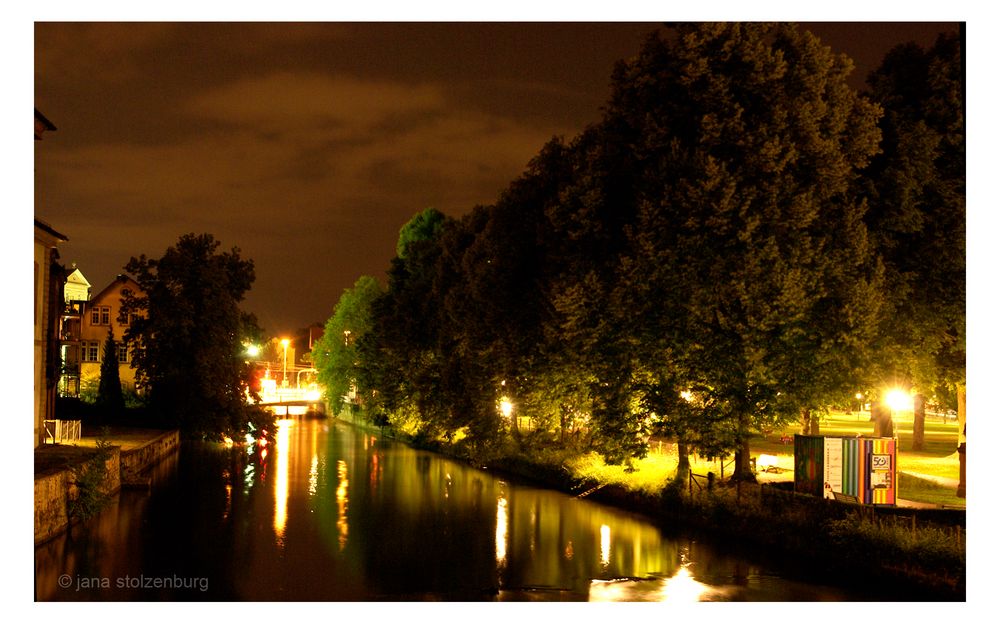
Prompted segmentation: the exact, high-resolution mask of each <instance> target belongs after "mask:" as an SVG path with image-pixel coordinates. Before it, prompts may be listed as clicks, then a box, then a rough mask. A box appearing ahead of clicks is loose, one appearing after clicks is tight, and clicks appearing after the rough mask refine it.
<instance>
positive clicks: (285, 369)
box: [281, 337, 290, 387]
mask: <svg viewBox="0 0 1000 623" xmlns="http://www.w3.org/2000/svg"><path fill="white" fill-rule="evenodd" d="M289 342H290V340H289V339H288V338H287V337H286V338H285V339H283V340H281V347H282V348H283V349H284V351H285V354H284V358H283V363H282V367H281V386H282V387H288V343H289Z"/></svg>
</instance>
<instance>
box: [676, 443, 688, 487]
mask: <svg viewBox="0 0 1000 623" xmlns="http://www.w3.org/2000/svg"><path fill="white" fill-rule="evenodd" d="M689 452H690V450H688V445H687V444H686V443H682V442H680V441H678V442H677V476H676V478H677V480H680V481H682V482H687V479H688V478H689V477H690V475H691V460H690V459H689V458H688V453H689Z"/></svg>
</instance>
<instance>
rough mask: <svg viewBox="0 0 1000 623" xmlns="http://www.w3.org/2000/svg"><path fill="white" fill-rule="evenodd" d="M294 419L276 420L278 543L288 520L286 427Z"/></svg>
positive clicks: (276, 532)
mask: <svg viewBox="0 0 1000 623" xmlns="http://www.w3.org/2000/svg"><path fill="white" fill-rule="evenodd" d="M294 423H295V421H294V420H278V422H277V427H278V437H277V445H278V464H277V466H276V467H275V471H276V473H275V475H274V534H275V536H277V537H278V543H279V544H280V543H282V542H283V541H284V538H285V523H286V522H287V520H288V429H289V428H291V427H292V425H293V424H294Z"/></svg>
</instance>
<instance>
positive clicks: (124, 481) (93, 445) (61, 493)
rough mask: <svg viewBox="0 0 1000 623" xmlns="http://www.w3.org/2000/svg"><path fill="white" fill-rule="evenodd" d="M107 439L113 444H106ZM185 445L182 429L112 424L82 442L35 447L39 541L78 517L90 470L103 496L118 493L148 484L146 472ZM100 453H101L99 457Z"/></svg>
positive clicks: (36, 537) (35, 489)
mask: <svg viewBox="0 0 1000 623" xmlns="http://www.w3.org/2000/svg"><path fill="white" fill-rule="evenodd" d="M104 443H106V444H108V445H107V447H104V448H102V447H100V446H101V445H103V444H104ZM179 444H180V434H179V432H178V431H176V430H171V431H161V430H145V429H111V430H109V432H108V434H107V435H104V436H101V437H96V436H90V437H84V438H82V439H81V440H80V442H79V443H77V444H60V445H43V446H39V447H38V448H37V449H36V450H35V486H34V507H35V545H36V546H37V545H39V544H40V543H44V542H45V541H47V540H49V539H51V538H53V537H55V536H57V535H59V534H61V533H62V532H63V531H65V530H66V528H67V527H69V525H70V524H71V522H73V521H74V520H75V518H76V515H77V512H75V511H74V505H75V504H76V503H77V502H78V500H79V499H80V495H81V491H80V489H81V487H80V486H79V485H80V479H81V478H82V477H84V476H83V475H84V474H85V473H86V470H87V469H90V468H94V469H97V470H98V471H99V472H101V473H102V477H100V478H96V479H95V481H96V482H97V487H98V489H97V491H96V494H97V495H98V496H112V495H115V494H117V493H118V492H119V490H120V489H121V488H122V487H123V486H136V485H138V486H142V485H143V484H144V478H143V473H144V472H145V471H147V470H148V469H149V468H150V467H152V466H153V465H155V464H157V463H158V462H160V461H161V460H163V459H164V458H166V457H167V456H170V455H171V454H173V453H175V452H176V451H177V449H178V447H179ZM98 457H99V458H98Z"/></svg>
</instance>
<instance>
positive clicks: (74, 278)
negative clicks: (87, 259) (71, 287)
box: [66, 268, 90, 288]
mask: <svg viewBox="0 0 1000 623" xmlns="http://www.w3.org/2000/svg"><path fill="white" fill-rule="evenodd" d="M66 281H67V282H72V283H78V284H80V285H82V286H87V287H88V288H89V287H90V282H89V281H87V278H86V277H84V276H83V273H82V272H80V269H79V268H76V269H74V270H73V272H71V273H70V274H69V276H68V277H66Z"/></svg>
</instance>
